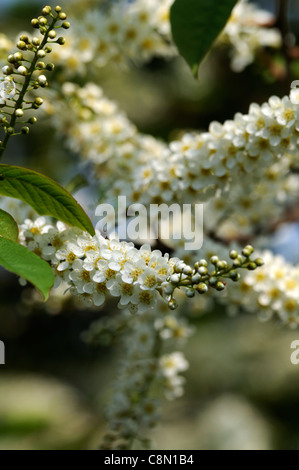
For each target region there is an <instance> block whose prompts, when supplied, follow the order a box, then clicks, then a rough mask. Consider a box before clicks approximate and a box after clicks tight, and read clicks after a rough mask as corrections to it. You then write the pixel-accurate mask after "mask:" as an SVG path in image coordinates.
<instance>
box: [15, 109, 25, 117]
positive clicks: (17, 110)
mask: <svg viewBox="0 0 299 470" xmlns="http://www.w3.org/2000/svg"><path fill="white" fill-rule="evenodd" d="M16 116H17V117H22V116H24V111H23V110H22V109H20V108H19V109H16Z"/></svg>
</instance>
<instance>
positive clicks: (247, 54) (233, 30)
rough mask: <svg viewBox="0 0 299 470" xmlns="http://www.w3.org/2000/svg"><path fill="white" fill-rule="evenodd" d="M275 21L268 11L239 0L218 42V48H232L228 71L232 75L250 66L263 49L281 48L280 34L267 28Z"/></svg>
mask: <svg viewBox="0 0 299 470" xmlns="http://www.w3.org/2000/svg"><path fill="white" fill-rule="evenodd" d="M274 21H275V18H274V16H273V15H272V14H271V13H270V12H267V11H264V10H261V9H259V8H258V7H257V6H256V5H254V4H252V3H248V2H247V1H243V0H242V1H240V2H239V3H238V4H237V5H236V6H235V8H234V9H233V12H232V15H231V17H230V20H229V21H228V23H227V25H226V27H225V29H224V31H223V33H222V34H221V35H220V37H219V39H218V43H219V45H220V44H223V43H224V44H229V45H230V47H231V68H232V70H233V71H234V72H241V71H242V70H244V68H245V67H247V66H248V65H250V64H251V63H252V62H253V61H254V59H255V57H256V55H257V53H258V52H259V51H260V50H261V49H262V48H264V47H271V48H273V49H279V48H280V47H281V42H282V39H281V33H280V31H279V30H278V29H276V28H272V27H269V26H272V24H273V23H274Z"/></svg>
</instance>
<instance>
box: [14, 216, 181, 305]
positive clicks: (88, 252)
mask: <svg viewBox="0 0 299 470" xmlns="http://www.w3.org/2000/svg"><path fill="white" fill-rule="evenodd" d="M20 240H21V241H22V242H23V243H24V244H25V245H26V246H27V247H28V248H29V249H30V250H31V251H33V252H34V253H36V254H37V255H38V256H40V257H41V258H43V259H45V260H46V261H48V262H49V263H50V265H51V266H52V267H53V268H54V269H55V274H56V284H55V286H59V285H60V283H61V282H62V281H64V282H66V284H67V286H68V288H69V289H70V291H71V293H72V294H73V295H75V296H77V297H78V299H79V300H81V301H83V302H84V303H86V304H87V305H95V306H101V305H102V304H103V303H104V302H105V299H106V297H107V296H109V295H110V296H112V297H117V298H119V304H118V305H119V307H120V308H125V307H130V309H131V311H133V312H144V311H147V310H148V309H152V308H154V307H155V305H156V302H157V298H158V296H159V295H160V294H159V293H158V289H159V288H160V289H161V286H164V285H165V286H167V285H168V282H167V279H168V278H169V276H170V275H171V274H172V273H173V269H174V266H175V265H176V263H177V262H178V261H179V260H177V259H174V258H169V255H167V254H166V255H162V253H161V252H160V251H159V250H154V251H152V250H151V247H150V246H149V245H143V246H142V247H141V248H140V249H139V250H138V249H137V248H135V247H134V245H133V243H127V242H119V241H118V240H116V239H104V238H103V237H102V236H101V235H100V234H99V233H97V235H96V236H94V237H91V236H90V235H88V234H87V233H84V232H81V231H80V230H77V229H74V228H67V227H66V226H65V225H64V224H62V223H61V222H58V223H57V226H56V227H55V226H53V225H51V224H48V223H47V220H46V219H45V218H44V217H39V218H38V219H36V220H35V221H34V222H33V221H31V220H30V219H27V220H25V222H24V223H23V224H22V225H21V227H20ZM161 292H162V291H161Z"/></svg>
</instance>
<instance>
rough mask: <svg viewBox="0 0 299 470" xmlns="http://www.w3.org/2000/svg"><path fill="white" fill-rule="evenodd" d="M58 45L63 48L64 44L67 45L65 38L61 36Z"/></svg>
mask: <svg viewBox="0 0 299 470" xmlns="http://www.w3.org/2000/svg"><path fill="white" fill-rule="evenodd" d="M57 43H58V44H60V45H61V46H63V44H65V38H63V37H62V36H61V37H60V38H58V39H57Z"/></svg>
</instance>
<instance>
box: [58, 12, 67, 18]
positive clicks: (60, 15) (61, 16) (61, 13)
mask: <svg viewBox="0 0 299 470" xmlns="http://www.w3.org/2000/svg"><path fill="white" fill-rule="evenodd" d="M58 17H59V19H60V20H66V13H64V12H63V11H62V12H60V13H59V15H58Z"/></svg>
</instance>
